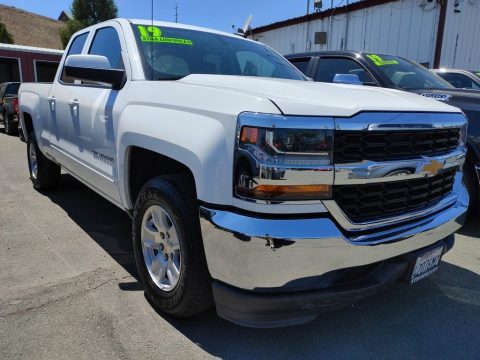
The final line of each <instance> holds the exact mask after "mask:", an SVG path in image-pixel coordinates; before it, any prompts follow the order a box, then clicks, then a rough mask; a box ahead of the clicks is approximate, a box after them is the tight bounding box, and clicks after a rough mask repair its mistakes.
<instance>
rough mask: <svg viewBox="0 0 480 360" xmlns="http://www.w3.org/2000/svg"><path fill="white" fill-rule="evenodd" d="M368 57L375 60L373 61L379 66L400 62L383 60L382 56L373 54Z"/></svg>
mask: <svg viewBox="0 0 480 360" xmlns="http://www.w3.org/2000/svg"><path fill="white" fill-rule="evenodd" d="M367 57H368V58H369V59H370V60H372V61H373V63H374V64H375V65H377V66H384V65H396V64H398V61H397V60H383V59H382V58H381V57H380V56H378V55H375V54H371V55H367Z"/></svg>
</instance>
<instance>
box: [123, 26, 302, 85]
mask: <svg viewBox="0 0 480 360" xmlns="http://www.w3.org/2000/svg"><path fill="white" fill-rule="evenodd" d="M132 26H133V31H134V33H135V36H136V38H137V43H138V47H139V50H140V56H141V58H142V63H143V67H144V69H145V76H146V77H147V78H149V79H151V80H176V79H180V78H182V77H184V76H187V75H190V74H217V75H242V76H260V77H269V78H282V79H293V80H306V78H305V77H304V76H303V75H302V74H301V73H300V72H299V71H298V70H297V69H296V68H295V67H294V66H293V65H292V64H290V63H289V62H288V61H287V60H286V59H284V58H283V57H282V56H280V55H278V54H277V53H276V52H274V51H273V50H271V49H270V48H268V47H266V46H264V45H262V44H260V43H255V42H252V41H246V40H244V39H242V38H235V37H230V36H225V35H219V34H213V33H208V32H203V31H195V30H186V29H178V28H169V27H163V26H148V25H137V24H135V25H132Z"/></svg>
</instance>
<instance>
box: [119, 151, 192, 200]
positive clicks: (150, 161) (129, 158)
mask: <svg viewBox="0 0 480 360" xmlns="http://www.w3.org/2000/svg"><path fill="white" fill-rule="evenodd" d="M172 174H182V175H185V176H186V178H187V179H188V181H189V183H190V185H191V186H192V189H193V191H195V193H196V182H195V176H194V175H193V172H192V170H191V169H190V168H189V167H188V166H187V165H185V164H183V163H182V162H180V161H178V160H175V159H173V158H171V157H169V156H166V155H163V154H161V153H159V152H156V151H153V150H150V149H148V148H145V147H141V146H137V145H132V146H129V147H128V148H127V149H126V155H125V178H126V180H125V192H124V193H125V196H126V200H127V204H128V207H129V208H130V207H132V208H133V206H134V205H135V201H136V199H137V197H138V195H139V193H140V190H141V189H142V187H143V186H144V185H145V184H146V183H147V182H148V181H149V180H151V179H153V178H155V177H157V176H164V175H172Z"/></svg>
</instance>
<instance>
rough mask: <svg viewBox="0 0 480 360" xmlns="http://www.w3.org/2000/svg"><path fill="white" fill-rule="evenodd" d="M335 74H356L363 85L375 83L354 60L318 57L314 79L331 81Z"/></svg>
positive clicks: (374, 84)
mask: <svg viewBox="0 0 480 360" xmlns="http://www.w3.org/2000/svg"><path fill="white" fill-rule="evenodd" d="M337 74H350V75H356V76H358V79H359V80H360V81H361V82H362V83H363V85H373V86H376V85H377V83H376V82H375V80H374V79H373V78H372V76H371V75H370V74H369V73H368V72H367V71H366V70H365V69H364V68H363V67H362V66H361V65H360V64H359V63H358V62H356V61H355V60H352V59H342V58H320V59H319V60H318V67H317V73H316V75H315V81H321V82H328V83H332V82H333V78H334V77H335V75H337Z"/></svg>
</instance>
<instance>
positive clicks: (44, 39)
mask: <svg viewBox="0 0 480 360" xmlns="http://www.w3.org/2000/svg"><path fill="white" fill-rule="evenodd" d="M0 22H2V23H4V24H5V26H6V27H7V30H8V32H9V33H10V34H12V36H13V39H14V44H15V45H28V46H37V47H45V48H51V49H62V43H61V41H60V35H59V34H58V33H59V30H60V28H62V27H63V26H65V24H64V23H62V22H60V21H57V20H53V19H50V18H48V17H45V16H41V15H37V14H34V13H31V12H28V11H25V10H22V9H18V8H15V7H12V6H7V5H2V4H0ZM26 24H28V26H25V25H26Z"/></svg>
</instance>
